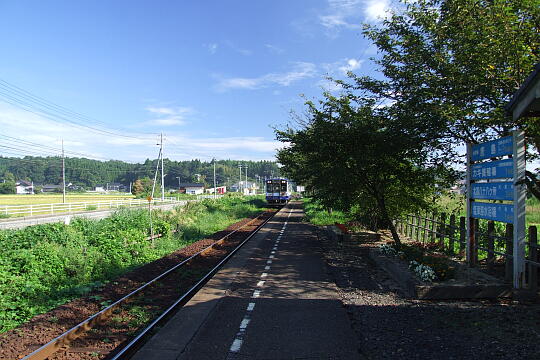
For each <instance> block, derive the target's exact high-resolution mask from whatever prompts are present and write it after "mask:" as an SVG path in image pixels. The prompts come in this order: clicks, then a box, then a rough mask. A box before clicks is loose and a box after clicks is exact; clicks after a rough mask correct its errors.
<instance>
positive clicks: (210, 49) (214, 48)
mask: <svg viewBox="0 0 540 360" xmlns="http://www.w3.org/2000/svg"><path fill="white" fill-rule="evenodd" d="M203 46H204V47H205V48H206V49H207V50H208V52H209V53H210V54H212V55H214V54H215V53H216V52H217V49H218V44H216V43H210V44H204V45H203Z"/></svg>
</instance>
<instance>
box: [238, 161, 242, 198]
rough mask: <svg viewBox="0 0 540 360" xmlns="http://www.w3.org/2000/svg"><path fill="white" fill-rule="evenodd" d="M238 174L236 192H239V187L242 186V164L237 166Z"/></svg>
mask: <svg viewBox="0 0 540 360" xmlns="http://www.w3.org/2000/svg"><path fill="white" fill-rule="evenodd" d="M238 172H239V174H240V180H239V181H238V192H240V185H241V184H242V164H238Z"/></svg>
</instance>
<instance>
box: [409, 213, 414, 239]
mask: <svg viewBox="0 0 540 360" xmlns="http://www.w3.org/2000/svg"><path fill="white" fill-rule="evenodd" d="M409 234H410V235H409V238H410V239H411V240H413V241H414V214H411V226H410V227H409Z"/></svg>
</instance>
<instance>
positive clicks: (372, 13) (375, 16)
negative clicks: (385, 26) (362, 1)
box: [364, 0, 390, 21]
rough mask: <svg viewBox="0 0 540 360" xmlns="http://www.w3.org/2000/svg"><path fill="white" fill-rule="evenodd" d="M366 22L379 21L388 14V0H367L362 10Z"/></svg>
mask: <svg viewBox="0 0 540 360" xmlns="http://www.w3.org/2000/svg"><path fill="white" fill-rule="evenodd" d="M364 14H365V15H366V19H367V21H380V20H383V19H385V18H386V17H388V15H389V14H390V0H369V1H367V3H366V7H365V9H364Z"/></svg>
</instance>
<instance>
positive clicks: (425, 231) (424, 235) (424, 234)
mask: <svg viewBox="0 0 540 360" xmlns="http://www.w3.org/2000/svg"><path fill="white" fill-rule="evenodd" d="M424 216H425V218H424V226H423V227H422V243H425V242H426V239H427V236H428V224H429V214H428V213H427V212H426V213H425V214H424Z"/></svg>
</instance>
